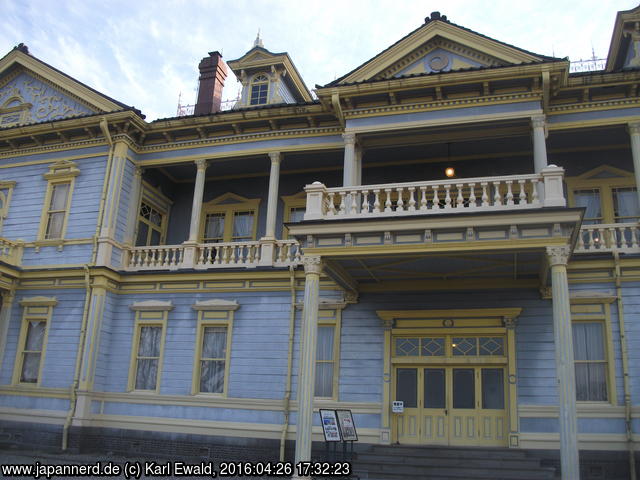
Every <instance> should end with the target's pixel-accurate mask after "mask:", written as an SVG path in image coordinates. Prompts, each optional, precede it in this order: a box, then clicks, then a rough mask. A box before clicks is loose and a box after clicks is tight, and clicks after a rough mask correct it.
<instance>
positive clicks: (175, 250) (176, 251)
mask: <svg viewBox="0 0 640 480" xmlns="http://www.w3.org/2000/svg"><path fill="white" fill-rule="evenodd" d="M171 251H172V252H173V257H172V260H173V265H174V266H175V265H178V256H179V255H180V249H178V248H175V247H174V248H172V249H171Z"/></svg>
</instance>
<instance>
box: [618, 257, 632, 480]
mask: <svg viewBox="0 0 640 480" xmlns="http://www.w3.org/2000/svg"><path fill="white" fill-rule="evenodd" d="M613 259H614V262H615V269H614V279H615V282H616V296H617V300H618V324H619V330H620V352H621V354H622V384H623V386H624V423H625V427H626V433H627V446H628V448H629V478H630V479H632V480H635V479H636V459H635V451H634V448H633V427H632V423H631V390H630V388H629V355H628V351H627V334H626V331H625V328H624V306H623V304H622V287H621V283H622V282H621V272H620V254H619V253H618V252H613Z"/></svg>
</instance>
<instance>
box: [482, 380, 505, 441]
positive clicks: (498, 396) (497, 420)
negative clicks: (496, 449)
mask: <svg viewBox="0 0 640 480" xmlns="http://www.w3.org/2000/svg"><path fill="white" fill-rule="evenodd" d="M479 370H480V381H481V391H482V393H481V395H482V397H481V398H482V402H481V407H482V408H480V409H479V410H478V424H479V430H480V439H481V441H482V443H483V444H484V445H504V444H505V442H506V435H507V431H506V428H507V422H506V410H505V404H506V401H505V385H504V368H480V369H479Z"/></svg>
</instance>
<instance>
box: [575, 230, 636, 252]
mask: <svg viewBox="0 0 640 480" xmlns="http://www.w3.org/2000/svg"><path fill="white" fill-rule="evenodd" d="M639 230H640V224H638V223H601V224H595V225H583V226H582V228H581V229H580V233H579V234H578V242H577V244H576V248H575V253H592V252H622V253H640V249H639V246H640V245H639V241H640V231H639Z"/></svg>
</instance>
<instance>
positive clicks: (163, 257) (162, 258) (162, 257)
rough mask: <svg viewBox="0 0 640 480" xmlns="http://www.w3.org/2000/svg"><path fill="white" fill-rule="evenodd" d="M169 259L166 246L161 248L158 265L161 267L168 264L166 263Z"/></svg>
mask: <svg viewBox="0 0 640 480" xmlns="http://www.w3.org/2000/svg"><path fill="white" fill-rule="evenodd" d="M168 259H169V255H168V251H167V249H166V248H163V249H162V250H160V258H159V260H160V265H161V266H162V267H168V266H169V264H168V263H167V260H168Z"/></svg>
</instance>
